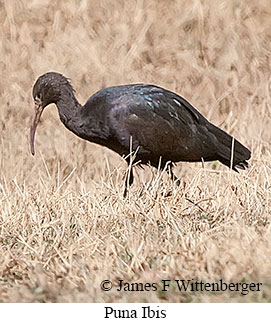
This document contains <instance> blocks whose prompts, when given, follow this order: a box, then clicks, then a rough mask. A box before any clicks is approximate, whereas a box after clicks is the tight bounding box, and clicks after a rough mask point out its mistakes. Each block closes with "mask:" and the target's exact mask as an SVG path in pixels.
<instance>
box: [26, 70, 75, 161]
mask: <svg viewBox="0 0 271 323" xmlns="http://www.w3.org/2000/svg"><path fill="white" fill-rule="evenodd" d="M67 87H68V88H71V90H72V86H71V85H70V82H69V80H68V79H67V78H66V77H65V76H63V75H62V74H59V73H55V72H49V73H46V74H43V75H41V76H40V77H39V78H38V79H37V81H36V83H35V85H34V87H33V99H34V102H35V116H34V119H33V122H32V125H31V128H30V148H31V153H32V155H34V154H35V150H34V138H35V132H36V129H37V125H38V123H39V121H40V117H41V115H42V112H43V110H44V108H45V107H46V106H47V105H48V104H51V103H57V102H58V101H59V100H60V98H61V91H62V89H63V88H67Z"/></svg>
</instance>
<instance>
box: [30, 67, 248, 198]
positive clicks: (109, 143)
mask: <svg viewBox="0 0 271 323" xmlns="http://www.w3.org/2000/svg"><path fill="white" fill-rule="evenodd" d="M33 98H34V100H35V110H36V113H35V117H34V120H33V124H32V126H31V131H30V137H31V140H30V143H31V152H32V154H33V155H34V136H35V131H36V127H37V125H38V122H39V119H40V116H41V114H42V111H43V109H44V108H45V107H46V106H47V105H48V104H50V103H55V104H56V105H57V108H58V112H59V116H60V119H61V121H62V122H63V123H64V125H65V126H66V127H67V128H68V129H69V130H70V131H72V132H73V133H75V134H76V135H77V136H79V137H81V138H83V139H86V140H88V141H91V142H94V143H97V144H100V145H102V146H106V147H108V148H110V149H112V150H113V151H115V152H117V153H118V154H119V155H121V156H127V155H129V154H130V152H131V151H133V152H135V151H136V156H135V159H134V160H133V162H134V163H135V162H138V163H139V164H148V163H150V164H151V165H152V166H154V167H156V168H157V167H158V166H159V165H160V166H161V167H165V166H166V165H167V163H168V165H169V168H168V172H169V173H170V175H171V177H172V179H176V177H175V175H174V174H173V172H172V166H173V164H172V163H174V162H178V161H188V162H198V161H213V160H219V161H220V162H221V163H222V164H224V165H226V166H228V167H232V169H233V170H235V171H237V168H241V169H245V168H246V167H247V166H248V163H247V160H248V159H249V158H250V155H251V153H250V151H249V150H248V149H247V148H246V147H244V146H243V145H242V144H241V143H240V142H239V141H237V140H236V139H233V137H231V136H230V135H228V134H227V133H226V132H225V131H223V130H221V129H219V128H218V127H216V126H214V125H213V124H211V123H210V122H209V121H208V120H207V119H206V118H205V117H203V116H202V115H201V114H200V113H199V112H198V111H197V110H196V109H195V108H194V107H193V106H192V105H191V104H190V103H189V102H187V101H186V100H185V99H184V98H182V97H181V96H179V95H177V94H176V93H173V92H170V91H168V90H165V89H163V88H161V87H158V86H154V85H146V84H131V85H122V86H114V87H109V88H106V89H103V90H101V91H99V92H97V93H95V94H94V95H93V96H91V97H90V98H89V99H88V101H87V102H86V104H85V105H84V106H82V105H80V103H79V102H78V101H77V99H76V98H75V95H74V90H73V88H72V86H71V84H70V82H69V81H68V79H67V78H66V77H64V76H63V75H61V74H58V73H54V72H50V73H46V74H44V75H42V76H40V77H39V78H38V80H37V81H36V83H35V85H34V88H33ZM127 161H128V163H129V159H127ZM128 181H129V185H131V184H132V182H133V173H132V171H131V174H130V177H129V179H128V177H127V179H126V186H125V187H126V188H125V194H126V191H127V186H128Z"/></svg>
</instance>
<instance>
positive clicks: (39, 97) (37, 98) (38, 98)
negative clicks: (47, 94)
mask: <svg viewBox="0 0 271 323" xmlns="http://www.w3.org/2000/svg"><path fill="white" fill-rule="evenodd" d="M34 100H35V102H36V103H40V102H41V92H39V93H37V94H36V96H35V98H34Z"/></svg>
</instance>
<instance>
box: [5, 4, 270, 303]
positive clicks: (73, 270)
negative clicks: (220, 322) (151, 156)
mask: <svg viewBox="0 0 271 323" xmlns="http://www.w3.org/2000/svg"><path fill="white" fill-rule="evenodd" d="M0 23H1V41H0V55H1V62H0V67H1V78H0V98H1V113H0V129H1V138H0V146H1V155H0V210H1V214H0V224H1V225H0V300H1V301H2V302H62V301H65V302H71V301H73V302H81V301H84V302H88V301H90V302H94V301H96V302H104V301H107V302H111V301H114V302H116V301H117V302H118V301H123V302H126V301H129V302H133V301H150V302H157V301H170V302H187V301H199V302H220V301H230V302H232V301H240V302H251V301H256V302H258V301H260V302H262V301H267V302H269V301H270V300H271V297H270V293H271V283H270V270H271V263H270V262H271V224H270V217H271V203H270V190H271V183H270V181H271V177H270V176H271V168H270V164H271V155H270V142H271V132H270V127H271V119H270V118H271V110H270V102H271V101H270V99H271V82H270V70H271V61H270V57H271V9H270V1H264V0H262V1H260V2H259V1H256V0H249V1H246V2H244V1H238V0H235V1H226V0H224V1H223V0H213V1H208V2H207V1H200V0H193V1H184V0H175V1H173V0H170V1H165V0H156V1H155V0H151V1H147V0H138V1H132V0H128V1H124V0H123V1H121V0H119V1H105V0H103V1H87V0H84V1H75V0H73V1H72V0H68V1H55V2H54V5H52V2H51V1H49V0H39V1H34V0H27V1H26V0H25V1H19V0H18V1H15V0H14V1H13V0H3V1H1V2H0ZM47 71H58V72H61V73H63V74H64V75H66V76H68V77H69V78H71V80H72V83H73V85H74V87H75V88H76V89H77V96H78V98H79V100H80V101H81V102H82V103H83V102H84V101H85V100H86V99H87V98H88V97H89V96H90V94H91V93H93V92H95V91H97V90H99V89H100V88H101V87H103V86H110V85H113V84H124V83H134V82H146V83H154V84H157V85H160V86H164V87H166V88H168V89H171V90H173V91H177V92H178V93H181V94H182V95H184V96H185V97H186V98H187V99H189V101H190V102H192V103H193V104H194V105H195V106H196V107H197V108H198V109H199V110H200V111H201V112H202V113H204V114H205V116H207V117H208V118H209V119H211V120H212V121H213V122H214V123H216V124H217V125H219V126H221V127H222V128H223V129H225V130H227V131H228V132H230V133H232V134H234V135H235V136H236V137H237V138H238V139H239V140H240V141H241V142H243V143H244V144H246V145H247V146H248V147H250V148H251V150H252V152H253V157H252V159H251V167H250V168H249V170H248V171H245V172H242V173H241V174H240V175H237V174H235V173H233V172H231V171H229V170H228V169H226V168H225V167H224V166H222V165H218V164H217V163H209V164H206V165H205V168H204V169H203V168H201V165H200V164H185V163H183V164H179V165H178V167H177V169H176V170H177V174H178V176H180V178H181V179H182V180H183V186H182V187H175V186H174V185H173V184H172V183H171V182H170V181H169V180H168V178H167V176H164V175H163V173H162V174H161V172H159V173H157V172H156V171H155V170H153V169H150V168H149V169H145V170H144V171H143V170H138V171H137V178H136V183H135V185H134V186H133V188H132V189H131V192H130V194H129V198H128V199H126V200H124V199H123V198H122V191H123V176H124V173H125V169H126V168H125V163H124V162H123V161H122V160H121V159H120V158H119V157H118V156H117V155H116V154H114V153H112V152H110V151H109V150H107V149H105V148H102V147H99V146H95V145H94V144H89V143H86V142H84V141H82V140H80V139H79V138H77V137H75V136H74V135H73V134H71V133H69V132H68V131H67V130H66V129H65V128H64V126H63V125H62V124H61V123H60V121H59V118H58V116H57V110H56V108H55V107H53V106H52V107H48V108H47V109H46V111H45V113H44V114H43V120H42V123H41V124H40V126H39V128H38V132H37V137H36V150H37V155H36V156H35V157H34V158H33V157H31V155H30V152H29V145H28V132H29V125H30V120H31V117H32V114H33V102H32V98H31V89H32V85H33V83H34V81H35V79H36V78H37V77H38V76H39V75H40V74H42V73H44V72H47ZM188 199H190V200H192V201H193V202H194V203H195V204H198V206H196V205H195V204H193V203H191V202H189V201H188ZM192 278H193V279H198V280H204V281H206V282H208V281H209V282H215V281H218V280H219V279H221V278H223V279H224V280H225V281H233V282H239V281H254V282H262V283H264V285H263V290H262V292H260V293H256V292H251V293H249V294H248V295H247V296H241V295H240V293H235V292H231V293H226V292H224V293H200V292H198V293H180V292H178V291H177V290H176V289H174V287H173V286H172V288H171V289H170V291H169V292H167V293H162V292H161V291H156V292H138V293H134V292H130V293H129V292H117V291H116V289H115V288H114V289H113V290H112V291H110V292H102V291H101V290H100V282H101V280H103V279H110V280H111V281H112V282H114V283H116V282H117V281H118V279H124V280H126V281H129V282H157V283H158V282H159V281H160V280H161V279H192Z"/></svg>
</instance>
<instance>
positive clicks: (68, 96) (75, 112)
mask: <svg viewBox="0 0 271 323" xmlns="http://www.w3.org/2000/svg"><path fill="white" fill-rule="evenodd" d="M56 105H57V108H58V113H59V117H60V120H61V121H62V122H63V124H64V125H65V126H66V127H67V128H68V129H69V130H71V131H72V132H74V133H75V134H77V135H78V126H79V124H80V120H81V111H82V106H81V104H80V103H79V102H78V100H77V99H76V97H75V95H74V92H73V90H72V89H69V88H68V89H63V90H62V91H61V95H60V98H59V100H58V101H57V102H56Z"/></svg>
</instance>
